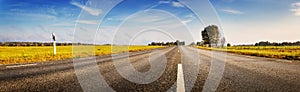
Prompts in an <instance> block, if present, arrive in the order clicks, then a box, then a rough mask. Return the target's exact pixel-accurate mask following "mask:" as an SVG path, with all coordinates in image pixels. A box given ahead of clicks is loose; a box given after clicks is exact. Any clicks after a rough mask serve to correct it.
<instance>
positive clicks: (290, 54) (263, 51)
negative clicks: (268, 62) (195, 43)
mask: <svg viewBox="0 0 300 92" xmlns="http://www.w3.org/2000/svg"><path fill="white" fill-rule="evenodd" d="M198 48H200V49H207V50H217V51H227V52H230V53H237V54H243V55H251V56H259V57H268V58H278V59H288V60H300V46H231V47H226V48H208V47H200V46H199V47H198Z"/></svg>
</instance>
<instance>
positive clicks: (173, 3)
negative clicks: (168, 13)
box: [150, 0, 184, 9]
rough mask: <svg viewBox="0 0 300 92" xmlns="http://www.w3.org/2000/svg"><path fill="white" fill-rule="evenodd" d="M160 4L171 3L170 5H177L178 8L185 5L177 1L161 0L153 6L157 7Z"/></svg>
mask: <svg viewBox="0 0 300 92" xmlns="http://www.w3.org/2000/svg"><path fill="white" fill-rule="evenodd" d="M160 4H169V5H171V6H173V7H177V8H183V7H184V5H183V4H181V3H180V2H175V1H171V0H169V1H159V2H158V3H157V4H156V5H153V6H152V7H151V8H154V7H157V6H159V5H160ZM151 8H150V9H151Z"/></svg>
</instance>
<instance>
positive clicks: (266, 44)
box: [254, 41, 300, 46]
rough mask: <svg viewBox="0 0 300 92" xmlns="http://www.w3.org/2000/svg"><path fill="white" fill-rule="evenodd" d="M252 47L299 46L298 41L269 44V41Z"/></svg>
mask: <svg viewBox="0 0 300 92" xmlns="http://www.w3.org/2000/svg"><path fill="white" fill-rule="evenodd" d="M254 46H300V41H297V42H282V43H277V42H272V43H271V42H269V41H261V42H258V43H255V44H254Z"/></svg>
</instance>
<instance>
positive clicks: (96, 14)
mask: <svg viewBox="0 0 300 92" xmlns="http://www.w3.org/2000/svg"><path fill="white" fill-rule="evenodd" d="M71 4H72V5H75V6H77V7H79V8H81V9H82V10H84V11H86V12H88V13H90V14H91V15H94V16H99V15H100V14H101V10H100V9H92V8H90V7H87V6H84V5H82V4H80V3H77V2H71Z"/></svg>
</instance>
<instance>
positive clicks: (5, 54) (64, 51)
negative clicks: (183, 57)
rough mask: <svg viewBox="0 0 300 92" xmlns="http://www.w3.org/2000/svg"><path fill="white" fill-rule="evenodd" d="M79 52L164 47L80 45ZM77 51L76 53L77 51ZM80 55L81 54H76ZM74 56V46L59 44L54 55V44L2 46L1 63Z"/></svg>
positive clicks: (109, 52) (40, 60) (107, 51)
mask: <svg viewBox="0 0 300 92" xmlns="http://www.w3.org/2000/svg"><path fill="white" fill-rule="evenodd" d="M78 47H79V46H78ZM80 47H81V48H82V49H79V48H77V47H76V48H74V50H76V51H77V52H80V53H81V52H83V51H87V52H86V53H85V55H80V57H82V56H90V55H96V56H100V55H106V54H111V53H120V52H126V51H129V52H132V51H140V50H148V49H155V48H163V47H162V46H113V47H112V46H80ZM76 51H75V53H76ZM76 55H79V54H76ZM70 58H73V54H72V46H57V54H56V55H53V47H52V46H41V47H0V64H20V63H30V62H42V61H53V60H63V59H70Z"/></svg>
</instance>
